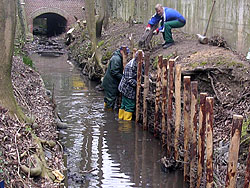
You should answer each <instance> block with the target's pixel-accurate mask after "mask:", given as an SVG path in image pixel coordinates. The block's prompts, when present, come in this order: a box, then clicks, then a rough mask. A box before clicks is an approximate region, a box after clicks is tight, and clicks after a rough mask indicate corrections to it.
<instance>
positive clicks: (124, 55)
mask: <svg viewBox="0 0 250 188" xmlns="http://www.w3.org/2000/svg"><path fill="white" fill-rule="evenodd" d="M127 57H128V54H127V47H126V46H122V62H123V70H124V68H125V66H126V64H127Z"/></svg>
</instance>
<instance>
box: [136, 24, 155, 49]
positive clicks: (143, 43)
mask: <svg viewBox="0 0 250 188" xmlns="http://www.w3.org/2000/svg"><path fill="white" fill-rule="evenodd" d="M157 27H158V24H156V25H153V26H152V27H151V29H150V30H149V31H145V32H144V34H143V35H142V37H141V38H140V40H139V44H138V45H139V48H146V49H149V43H150V41H151V39H152V37H153V35H154V34H153V31H154V30H156V28H157Z"/></svg>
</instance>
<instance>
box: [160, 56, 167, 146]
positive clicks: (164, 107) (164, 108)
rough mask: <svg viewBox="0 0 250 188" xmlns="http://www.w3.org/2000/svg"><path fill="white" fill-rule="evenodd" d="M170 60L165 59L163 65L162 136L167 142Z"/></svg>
mask: <svg viewBox="0 0 250 188" xmlns="http://www.w3.org/2000/svg"><path fill="white" fill-rule="evenodd" d="M167 67H168V60H167V59H165V58H164V59H163V67H162V107H161V110H162V120H161V136H162V143H163V144H164V143H165V134H166V118H167V117H166V115H167V114H166V105H167V84H168V81H167V80H168V71H167Z"/></svg>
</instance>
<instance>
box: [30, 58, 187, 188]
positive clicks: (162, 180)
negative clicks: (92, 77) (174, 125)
mask: <svg viewBox="0 0 250 188" xmlns="http://www.w3.org/2000/svg"><path fill="white" fill-rule="evenodd" d="M31 58H32V59H33V61H34V62H35V66H36V68H37V70H38V71H39V72H40V73H41V75H42V77H43V79H44V82H45V85H46V88H48V89H50V90H52V87H53V84H54V88H55V99H56V102H57V107H58V112H59V114H60V116H61V118H62V119H63V121H64V122H65V123H66V124H67V127H68V128H67V129H63V130H60V139H61V143H62V144H63V145H64V147H65V153H66V154H67V155H68V162H67V166H68V184H69V187H116V188H120V187H167V188H183V187H184V185H183V183H182V182H183V178H182V176H183V175H182V173H181V172H175V173H169V174H166V173H164V172H162V171H161V169H160V162H159V160H160V158H161V157H162V156H163V154H162V151H161V146H160V145H159V140H156V139H155V138H154V137H153V136H152V135H151V134H149V133H147V132H145V131H144V132H143V131H142V130H141V129H140V128H138V127H136V126H135V125H134V122H122V121H118V119H117V112H112V111H105V110H104V109H103V93H102V92H98V91H96V89H95V87H96V83H94V82H91V81H89V80H88V79H85V78H84V77H83V76H81V73H80V71H79V70H77V68H75V67H74V65H72V64H71V63H70V62H68V61H67V56H61V57H57V58H52V57H41V56H39V55H37V54H33V55H31Z"/></svg>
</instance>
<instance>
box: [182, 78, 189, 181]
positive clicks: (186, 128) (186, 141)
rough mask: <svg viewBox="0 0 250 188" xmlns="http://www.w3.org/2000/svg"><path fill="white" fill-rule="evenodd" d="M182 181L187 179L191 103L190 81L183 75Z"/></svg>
mask: <svg viewBox="0 0 250 188" xmlns="http://www.w3.org/2000/svg"><path fill="white" fill-rule="evenodd" d="M183 100H184V181H185V182H187V181H188V173H189V172H188V171H189V147H188V144H189V139H190V132H189V130H190V103H191V81H190V76H184V93H183Z"/></svg>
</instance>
